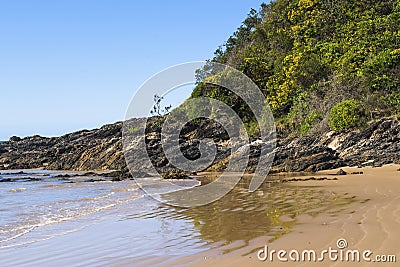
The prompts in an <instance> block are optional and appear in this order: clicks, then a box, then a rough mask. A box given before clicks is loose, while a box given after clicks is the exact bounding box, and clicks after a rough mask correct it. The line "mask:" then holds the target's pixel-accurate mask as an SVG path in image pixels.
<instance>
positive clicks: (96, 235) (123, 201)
mask: <svg viewBox="0 0 400 267" xmlns="http://www.w3.org/2000/svg"><path fill="white" fill-rule="evenodd" d="M60 174H65V173H63V172H54V171H43V170H40V171H38V170H32V171H24V173H18V171H13V172H7V171H2V174H0V180H3V181H5V182H0V266H55V265H60V266H65V264H67V265H69V266H112V265H114V264H117V263H118V264H119V265H118V264H117V265H118V266H123V260H124V259H131V260H134V262H136V263H138V264H140V265H145V266H146V265H149V266H150V265H152V264H150V263H149V264H146V262H147V261H148V260H149V259H153V258H154V257H158V258H159V259H170V258H171V257H181V256H185V255H192V254H195V253H197V252H201V251H205V250H208V249H210V248H211V247H224V246H227V245H230V244H233V243H235V242H237V241H240V242H241V246H243V245H246V244H248V243H249V241H250V240H252V239H254V238H257V237H261V236H269V237H271V236H272V237H274V238H279V237H280V236H282V235H284V234H286V233H288V232H290V229H291V227H292V226H293V224H295V222H296V218H297V216H299V215H301V214H308V215H311V216H315V215H316V214H318V213H320V212H329V211H332V212H334V209H335V207H337V206H341V205H343V204H346V203H350V202H351V201H353V199H352V198H350V197H346V196H335V198H334V200H333V199H332V192H327V191H325V190H324V189H322V188H319V187H300V186H290V185H283V184H280V185H274V184H272V183H264V184H263V185H262V186H261V188H260V189H258V190H257V191H256V192H254V193H251V194H250V193H249V192H248V190H247V188H248V182H247V181H243V182H240V183H239V185H238V186H237V187H235V188H234V189H233V190H232V191H231V192H230V193H229V194H227V195H226V196H224V197H223V198H221V199H220V200H218V201H215V202H213V203H211V204H209V205H206V206H201V207H197V208H191V209H185V208H176V207H172V206H168V205H165V204H162V203H159V202H157V201H155V200H153V199H152V198H151V197H149V196H147V195H146V194H145V193H144V192H143V191H142V190H141V189H140V188H138V186H137V185H136V183H135V182H134V181H132V180H125V181H121V182H111V181H97V182H96V181H94V180H93V178H94V177H82V176H79V177H72V178H65V177H60ZM95 178H99V177H95ZM5 179H7V180H5ZM91 179H92V180H91ZM88 181H91V182H88ZM149 182H151V179H150V178H149ZM193 182H196V181H193ZM281 218H283V219H281ZM234 249H235V247H233V248H232V247H231V246H230V247H229V249H228V250H227V252H229V251H231V250H234ZM21 255H24V257H21ZM121 264H122V265H121Z"/></svg>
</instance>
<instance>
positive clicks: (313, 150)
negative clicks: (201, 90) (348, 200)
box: [0, 118, 400, 176]
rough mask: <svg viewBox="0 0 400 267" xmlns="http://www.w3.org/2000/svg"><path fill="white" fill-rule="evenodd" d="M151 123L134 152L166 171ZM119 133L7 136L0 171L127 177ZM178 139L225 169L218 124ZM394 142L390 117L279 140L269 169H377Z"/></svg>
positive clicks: (187, 150) (226, 152)
mask: <svg viewBox="0 0 400 267" xmlns="http://www.w3.org/2000/svg"><path fill="white" fill-rule="evenodd" d="M157 120H160V118H154V119H153V122H157ZM130 123H131V124H132V125H133V126H134V125H135V124H139V123H143V119H136V120H133V121H131V122H130ZM154 125H156V123H153V124H151V127H149V128H148V129H147V131H146V136H136V137H135V139H134V140H135V142H139V141H145V142H146V146H147V151H139V152H137V154H136V155H135V156H136V158H139V159H140V158H141V157H147V155H149V156H150V159H151V162H152V164H153V165H154V166H155V167H156V168H157V169H158V170H159V171H162V172H168V171H171V169H173V166H172V165H171V164H170V163H169V161H168V159H166V157H165V154H164V152H163V147H162V146H161V144H160V133H159V127H157V126H154ZM157 125H159V124H157ZM121 129H122V123H121V122H118V123H115V124H110V125H105V126H103V127H101V128H100V129H95V130H90V131H89V130H83V131H79V132H75V133H71V134H67V135H64V136H61V137H53V138H46V137H40V136H32V137H27V138H18V137H12V138H10V140H9V141H7V142H4V143H1V144H0V169H27V168H45V169H61V170H76V171H86V170H119V171H120V172H119V173H120V174H119V176H127V175H128V170H127V167H126V162H125V158H124V155H123V153H122V141H121V139H122V138H121V137H122V130H121ZM181 135H182V136H181V139H180V146H181V148H180V149H181V151H182V153H183V154H184V155H185V157H186V158H188V159H192V160H194V159H198V158H199V157H200V153H199V149H198V145H199V140H201V139H203V138H212V139H213V140H214V142H215V143H216V147H217V150H216V158H215V160H214V162H213V163H212V165H211V167H209V168H208V170H217V171H221V170H223V169H224V167H225V166H226V163H227V161H228V160H229V157H230V155H231V144H230V141H229V137H228V135H227V133H226V131H224V129H223V128H221V126H220V125H218V124H216V123H213V122H210V121H203V122H200V123H196V124H188V125H187V126H185V128H184V129H183V130H182V131H181ZM143 138H144V140H143ZM399 141H400V123H399V121H398V120H396V119H394V118H385V119H381V120H379V121H376V122H373V123H371V124H370V125H369V126H368V127H366V128H365V129H364V130H362V131H338V132H328V133H326V134H325V135H322V136H303V137H290V138H286V139H280V140H278V141H277V146H276V148H275V160H274V163H273V167H272V171H274V172H278V171H288V172H290V171H318V170H324V169H331V168H338V167H342V166H348V165H349V166H366V165H369V166H381V165H383V164H388V163H400V142H399ZM135 142H133V143H132V145H133V146H134V145H135ZM260 142H262V141H260ZM260 142H259V141H258V140H252V143H251V145H250V161H249V166H248V169H247V170H248V171H250V172H251V171H254V169H255V166H256V165H257V163H258V157H259V155H260ZM134 168H135V169H137V175H138V176H144V175H146V162H145V161H143V162H140V161H137V162H136V165H135V166H134Z"/></svg>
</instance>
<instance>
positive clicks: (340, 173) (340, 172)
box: [336, 169, 347, 175]
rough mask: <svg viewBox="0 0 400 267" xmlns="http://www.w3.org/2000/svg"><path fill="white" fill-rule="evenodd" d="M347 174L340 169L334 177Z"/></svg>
mask: <svg viewBox="0 0 400 267" xmlns="http://www.w3.org/2000/svg"><path fill="white" fill-rule="evenodd" d="M346 174H347V172H345V171H344V170H343V169H340V170H339V171H338V172H337V173H336V175H346Z"/></svg>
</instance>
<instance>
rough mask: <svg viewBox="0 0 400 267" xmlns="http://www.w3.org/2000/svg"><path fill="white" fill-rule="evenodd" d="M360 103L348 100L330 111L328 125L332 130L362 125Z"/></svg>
mask: <svg viewBox="0 0 400 267" xmlns="http://www.w3.org/2000/svg"><path fill="white" fill-rule="evenodd" d="M360 106H361V105H360V102H359V101H357V100H355V99H348V100H345V101H343V102H340V103H337V104H336V105H334V106H333V107H332V109H331V110H330V118H329V125H330V126H331V128H332V129H333V130H343V129H350V128H354V127H357V126H360V125H362V117H361V110H360V108H361V107H360Z"/></svg>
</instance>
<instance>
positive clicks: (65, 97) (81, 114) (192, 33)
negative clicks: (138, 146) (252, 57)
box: [0, 0, 263, 140]
mask: <svg viewBox="0 0 400 267" xmlns="http://www.w3.org/2000/svg"><path fill="white" fill-rule="evenodd" d="M262 2H263V1H258V0H246V1H244V0H242V1H225V0H223V1H220V0H217V1H183V0H182V1H134V0H130V1H128V0H126V1H123V0H116V1H114V0H57V1H54V0H49V1H44V0H36V1H30V0H15V1H7V0H0V90H1V91H0V93H1V95H0V99H1V101H0V114H1V115H0V140H8V138H9V137H10V136H12V135H18V136H29V135H34V134H40V135H43V136H57V135H62V134H64V133H67V132H71V131H76V130H80V129H91V128H97V127H100V126H101V125H103V124H105V123H113V122H116V121H120V120H123V118H124V116H125V112H126V109H127V106H128V105H129V102H130V100H131V98H132V96H133V94H134V92H135V90H136V89H137V88H139V86H140V85H141V84H142V83H143V82H144V81H145V80H146V79H148V78H149V77H150V76H152V75H154V74H155V73H157V72H159V71H161V70H163V69H165V68H167V67H169V66H172V65H175V64H179V63H183V62H188V61H196V60H205V59H208V58H210V57H212V55H213V52H214V51H215V49H216V48H217V47H218V46H219V45H221V44H223V42H224V41H225V40H226V39H227V38H228V37H229V36H230V35H231V34H232V33H233V32H234V31H235V30H236V28H237V27H238V26H239V25H240V23H241V22H242V21H243V20H244V19H245V17H246V15H247V13H248V12H249V10H250V8H256V9H258V8H259V6H260V5H261V3H262Z"/></svg>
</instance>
